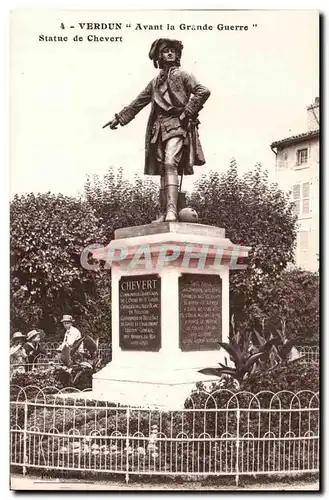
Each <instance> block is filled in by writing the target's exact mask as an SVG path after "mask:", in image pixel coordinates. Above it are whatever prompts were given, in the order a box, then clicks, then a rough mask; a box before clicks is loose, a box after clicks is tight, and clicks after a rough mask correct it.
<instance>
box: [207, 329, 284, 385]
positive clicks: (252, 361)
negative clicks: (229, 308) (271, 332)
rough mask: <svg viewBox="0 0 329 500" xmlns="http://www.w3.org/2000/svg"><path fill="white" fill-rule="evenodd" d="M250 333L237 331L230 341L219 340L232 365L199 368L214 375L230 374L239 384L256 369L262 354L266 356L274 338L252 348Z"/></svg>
mask: <svg viewBox="0 0 329 500" xmlns="http://www.w3.org/2000/svg"><path fill="white" fill-rule="evenodd" d="M251 337H252V335H251V333H249V334H245V335H241V334H240V333H239V332H238V333H237V334H236V335H235V336H234V337H233V338H232V340H231V342H230V343H227V342H220V343H219V345H220V346H221V347H222V348H223V349H225V351H226V352H227V353H228V354H229V357H230V360H231V362H232V363H233V365H234V366H228V365H227V364H226V365H224V364H223V363H219V368H217V367H209V368H203V369H202V370H199V372H200V373H202V374H204V375H215V376H216V377H222V376H223V375H230V376H231V377H233V378H234V379H235V380H236V381H237V382H238V384H239V386H241V384H242V382H243V380H244V379H245V378H247V377H249V376H250V375H251V374H253V373H255V371H257V363H258V361H259V360H260V359H261V358H262V357H263V358H264V356H268V353H269V352H270V350H271V348H272V346H273V343H274V339H270V340H268V341H266V342H265V343H264V344H263V345H262V346H259V347H258V348H256V349H255V348H254V347H253V344H252V341H251Z"/></svg>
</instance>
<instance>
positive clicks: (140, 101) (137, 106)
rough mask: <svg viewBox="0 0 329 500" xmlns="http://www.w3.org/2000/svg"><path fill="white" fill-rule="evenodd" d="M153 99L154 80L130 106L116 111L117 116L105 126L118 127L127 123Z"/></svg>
mask: <svg viewBox="0 0 329 500" xmlns="http://www.w3.org/2000/svg"><path fill="white" fill-rule="evenodd" d="M151 100H152V82H150V83H149V84H148V85H147V87H146V88H145V89H144V90H143V91H142V92H141V93H140V94H139V95H138V96H137V97H136V99H134V100H133V101H132V102H131V103H130V104H129V105H128V106H126V107H124V108H123V109H122V110H121V111H120V112H119V113H116V115H115V118H114V119H113V120H111V121H110V122H108V123H106V125H104V127H107V126H109V127H110V128H111V129H116V128H117V126H118V125H119V124H120V125H122V126H124V125H127V123H129V122H130V121H131V120H133V119H134V118H135V116H136V115H137V113H139V112H140V111H141V110H142V109H143V108H145V106H147V105H148V104H149V103H150V102H151ZM104 127H103V128H104Z"/></svg>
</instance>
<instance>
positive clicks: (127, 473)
mask: <svg viewBox="0 0 329 500" xmlns="http://www.w3.org/2000/svg"><path fill="white" fill-rule="evenodd" d="M129 417H130V408H127V409H126V418H127V429H126V430H127V437H126V476H125V479H126V484H128V482H129Z"/></svg>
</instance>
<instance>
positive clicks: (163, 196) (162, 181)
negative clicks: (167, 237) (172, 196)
mask: <svg viewBox="0 0 329 500" xmlns="http://www.w3.org/2000/svg"><path fill="white" fill-rule="evenodd" d="M159 206H160V217H158V218H157V219H155V220H152V224H156V223H157V222H164V221H165V218H166V190H165V178H164V176H161V177H160V191H159Z"/></svg>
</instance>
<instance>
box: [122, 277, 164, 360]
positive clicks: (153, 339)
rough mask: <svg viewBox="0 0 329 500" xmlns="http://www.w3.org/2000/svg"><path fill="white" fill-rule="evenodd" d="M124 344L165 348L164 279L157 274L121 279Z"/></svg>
mask: <svg viewBox="0 0 329 500" xmlns="http://www.w3.org/2000/svg"><path fill="white" fill-rule="evenodd" d="M119 315H120V319H119V324H120V347H121V348H122V349H123V350H133V351H158V350H159V349H160V347H161V279H160V277H159V276H158V275H157V274H148V275H141V276H123V277H122V278H121V279H120V281H119Z"/></svg>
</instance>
